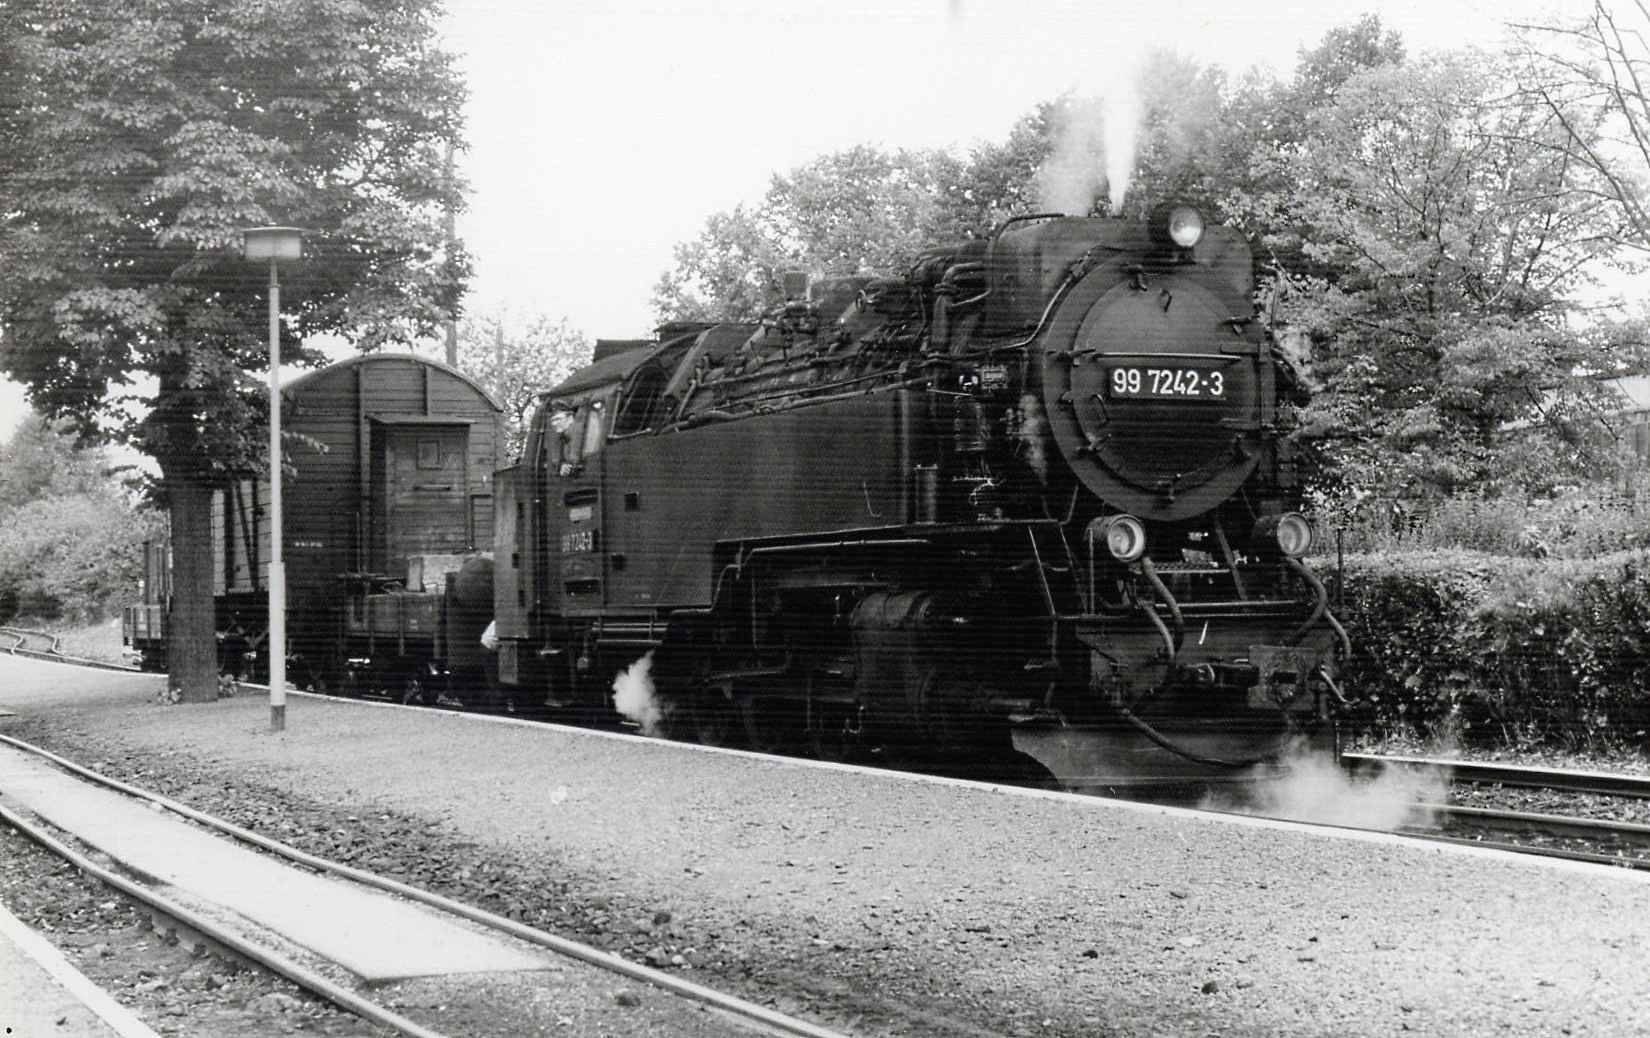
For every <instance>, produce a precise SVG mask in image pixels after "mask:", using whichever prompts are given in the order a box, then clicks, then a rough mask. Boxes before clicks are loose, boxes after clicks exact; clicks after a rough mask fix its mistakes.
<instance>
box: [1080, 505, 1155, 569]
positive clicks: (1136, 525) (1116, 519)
mask: <svg viewBox="0 0 1650 1038" xmlns="http://www.w3.org/2000/svg"><path fill="white" fill-rule="evenodd" d="M1089 536H1090V537H1091V538H1092V540H1101V539H1104V540H1105V542H1106V550H1107V551H1109V552H1111V556H1112V558H1114V559H1116V560H1117V561H1118V562H1133V561H1134V560H1135V559H1138V558H1139V557H1140V556H1142V555H1144V554H1145V553H1146V527H1145V526H1144V524H1142V523H1141V522H1140V520H1138V519H1136V518H1135V517H1134V516H1132V515H1108V516H1106V517H1105V518H1104V519H1097V520H1095V524H1094V526H1092V527H1090V533H1089ZM1091 543H1092V541H1091Z"/></svg>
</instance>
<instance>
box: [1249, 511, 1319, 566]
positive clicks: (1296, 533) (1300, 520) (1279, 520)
mask: <svg viewBox="0 0 1650 1038" xmlns="http://www.w3.org/2000/svg"><path fill="white" fill-rule="evenodd" d="M1268 541H1271V542H1273V543H1275V544H1277V546H1278V550H1279V551H1281V552H1283V553H1284V554H1285V555H1287V556H1289V557H1290V558H1292V559H1298V558H1300V557H1301V556H1302V555H1305V554H1306V552H1307V550H1308V549H1310V548H1311V547H1312V524H1311V523H1309V522H1307V521H1306V516H1304V515H1301V514H1300V513H1299V512H1284V513H1283V514H1282V515H1268V516H1263V517H1262V518H1261V520H1260V522H1258V523H1256V524H1255V543H1256V544H1265V543H1267V542H1268Z"/></svg>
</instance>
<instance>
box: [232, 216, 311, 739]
mask: <svg viewBox="0 0 1650 1038" xmlns="http://www.w3.org/2000/svg"><path fill="white" fill-rule="evenodd" d="M241 255H242V256H243V257H245V258H246V259H248V260H251V261H253V262H259V261H268V263H269V579H268V584H269V730H270V731H272V732H279V731H284V730H285V729H286V562H285V561H284V560H283V559H282V557H281V539H282V530H281V518H282V517H281V278H280V274H279V273H278V271H279V268H280V265H281V264H282V263H283V262H291V261H293V260H298V259H302V258H303V255H304V232H303V231H302V230H300V229H298V228H297V227H252V228H249V229H248V230H246V231H245V232H243V236H242V243H241Z"/></svg>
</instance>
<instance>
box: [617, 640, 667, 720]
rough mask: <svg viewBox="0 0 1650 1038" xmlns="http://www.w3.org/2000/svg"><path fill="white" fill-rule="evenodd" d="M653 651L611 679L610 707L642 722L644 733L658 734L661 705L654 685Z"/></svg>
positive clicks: (662, 712)
mask: <svg viewBox="0 0 1650 1038" xmlns="http://www.w3.org/2000/svg"><path fill="white" fill-rule="evenodd" d="M652 672H653V653H651V652H649V653H648V654H647V655H645V656H643V657H642V658H641V659H639V660H637V661H636V662H635V663H632V664H631V665H630V666H629V667H627V668H625V669H624V670H623V671H621V672H620V673H619V675H618V677H616V678H614V679H613V709H615V710H617V711H618V712H619V713H620V714H621V715H623V716H624V717H628V718H629V719H630V720H632V721H635V722H636V723H637V724H639V725H641V728H642V734H643V735H658V734H659V722H660V721H662V720H663V719H664V709H663V708H662V707H661V706H660V705H659V699H658V696H656V695H655V694H654V689H653V674H652Z"/></svg>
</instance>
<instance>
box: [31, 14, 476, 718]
mask: <svg viewBox="0 0 1650 1038" xmlns="http://www.w3.org/2000/svg"><path fill="white" fill-rule="evenodd" d="M437 14H438V10H437V7H436V0H269V2H265V3H259V4H231V5H224V4H219V3H216V2H213V0H132V2H129V3H123V4H114V5H111V4H106V3H103V2H101V0H13V2H11V3H8V4H5V5H3V6H0V39H4V40H5V46H6V53H5V54H4V55H3V58H4V60H3V61H0V66H4V67H5V68H6V70H7V71H6V73H5V74H4V75H0V90H4V91H5V94H4V95H3V96H0V324H3V325H4V327H5V329H6V336H5V340H4V348H3V352H0V367H3V368H4V369H5V370H6V371H7V372H9V373H10V374H11V375H12V377H14V378H16V379H17V380H18V381H20V382H22V383H24V384H25V386H26V387H27V389H28V393H29V397H30V400H31V401H32V403H33V404H34V406H35V408H36V409H37V410H39V411H41V412H42V413H44V414H46V415H48V416H50V417H53V418H59V417H66V418H70V419H72V420H74V421H75V422H76V423H77V425H78V427H79V429H80V431H81V432H82V433H83V434H84V435H86V436H89V437H101V438H109V439H114V440H119V441H124V442H126V443H128V444H131V445H132V446H134V447H136V448H138V449H140V450H142V451H143V452H145V453H147V454H149V455H150V456H152V457H153V458H154V459H155V460H156V462H157V463H158V465H159V468H160V471H161V480H160V484H159V486H158V488H157V491H158V496H159V497H160V498H161V499H162V500H163V501H164V502H165V504H166V505H167V506H168V508H169V510H170V513H171V518H172V537H173V543H174V548H175V551H174V559H175V564H176V569H175V572H174V590H175V596H174V605H173V613H172V616H171V620H170V625H171V626H170V629H171V632H172V634H173V638H172V639H171V642H172V644H171V649H170V651H171V658H170V659H169V661H168V662H169V669H170V671H171V674H172V683H173V686H174V688H175V689H176V691H177V692H178V694H179V695H180V697H181V698H184V699H186V700H200V699H209V698H212V697H213V696H214V695H215V680H214V673H213V672H214V670H215V653H214V651H213V637H212V624H213V618H212V611H211V588H210V582H211V568H210V552H209V551H207V550H206V543H205V542H206V538H207V535H208V534H207V529H206V523H207V513H208V503H209V500H210V497H209V495H210V490H211V487H212V486H213V484H214V483H216V482H218V481H221V480H223V479H225V478H227V477H230V476H234V475H243V474H246V473H251V472H255V471H258V470H260V469H262V468H263V467H264V466H265V465H267V459H265V458H264V457H263V452H262V451H261V450H260V443H261V442H262V437H261V435H260V433H259V431H258V430H259V426H260V424H261V423H262V422H263V420H264V417H263V416H264V413H265V410H266V407H267V404H266V401H265V397H264V393H263V391H262V390H261V388H260V385H259V381H258V380H257V379H255V378H253V377H252V376H249V375H248V374H247V372H248V370H249V369H250V370H254V371H255V370H257V369H259V368H262V367H264V366H265V364H266V360H265V351H266V349H267V347H266V341H267V340H266V329H267V324H266V316H265V314H266V311H265V306H266V302H265V285H266V281H267V273H266V271H265V270H261V269H258V268H255V267H252V266H251V265H249V264H246V263H244V262H242V261H241V260H240V259H239V257H238V248H239V238H240V235H239V232H240V230H241V229H243V228H245V227H249V226H254V225H262V224H289V225H294V226H299V227H303V228H306V229H307V230H308V232H309V234H308V238H307V241H306V258H305V260H304V262H303V263H302V264H301V265H299V266H295V267H294V268H293V269H292V270H291V271H289V273H288V274H287V275H286V276H284V277H283V284H282V289H283V296H282V309H283V311H284V312H285V314H286V315H287V316H288V323H287V326H286V329H285V331H284V333H283V341H282V345H281V350H282V356H283V360H288V361H306V362H312V361H314V360H315V359H317V358H315V357H314V356H313V355H311V354H308V353H306V352H304V351H302V350H301V349H300V348H299V346H298V343H299V341H300V338H301V335H302V334H305V333H315V332H334V333H338V334H341V335H343V336H345V337H346V338H349V339H352V340H354V341H355V342H356V343H357V344H358V345H360V346H361V347H362V348H372V347H376V346H378V345H381V344H384V343H387V342H395V341H406V340H410V339H414V338H417V337H419V336H421V335H425V334H429V333H431V332H433V331H434V329H435V327H436V326H437V325H438V324H439V322H440V321H441V320H442V319H444V318H445V317H447V316H448V315H449V314H450V313H451V312H453V311H454V310H455V309H456V306H457V301H458V298H459V293H460V291H461V288H462V284H463V281H464V279H465V277H466V276H467V274H468V261H467V258H466V257H465V256H464V254H463V252H462V250H458V249H454V250H451V251H443V249H442V247H441V245H440V243H442V242H443V240H444V235H443V228H442V223H443V217H444V215H445V213H446V212H447V211H448V210H450V209H451V208H452V207H455V206H457V205H458V204H459V202H460V199H459V196H458V185H457V184H455V183H454V182H453V180H452V179H451V178H450V177H448V176H446V175H445V174H444V163H443V158H444V151H445V148H446V146H447V145H448V143H449V142H452V141H455V140H456V139H457V137H458V133H459V129H460V106H461V103H462V100H463V90H462V87H461V85H460V83H459V80H458V77H457V75H456V73H455V72H454V69H453V64H452V61H451V58H450V57H449V56H448V55H447V54H446V53H444V52H443V51H441V50H440V49H439V48H438V47H437V46H436V27H435V19H436V16H437ZM151 385H152V386H153V390H152V392H151V391H150V390H149V388H148V387H149V386H151ZM123 392H124V396H122V395H120V394H121V393H123ZM111 400H113V402H114V403H116V404H117V405H118V404H126V405H128V406H127V409H125V410H122V409H121V408H119V407H116V408H114V409H111V408H110V407H109V406H108V405H109V403H110V402H111Z"/></svg>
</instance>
